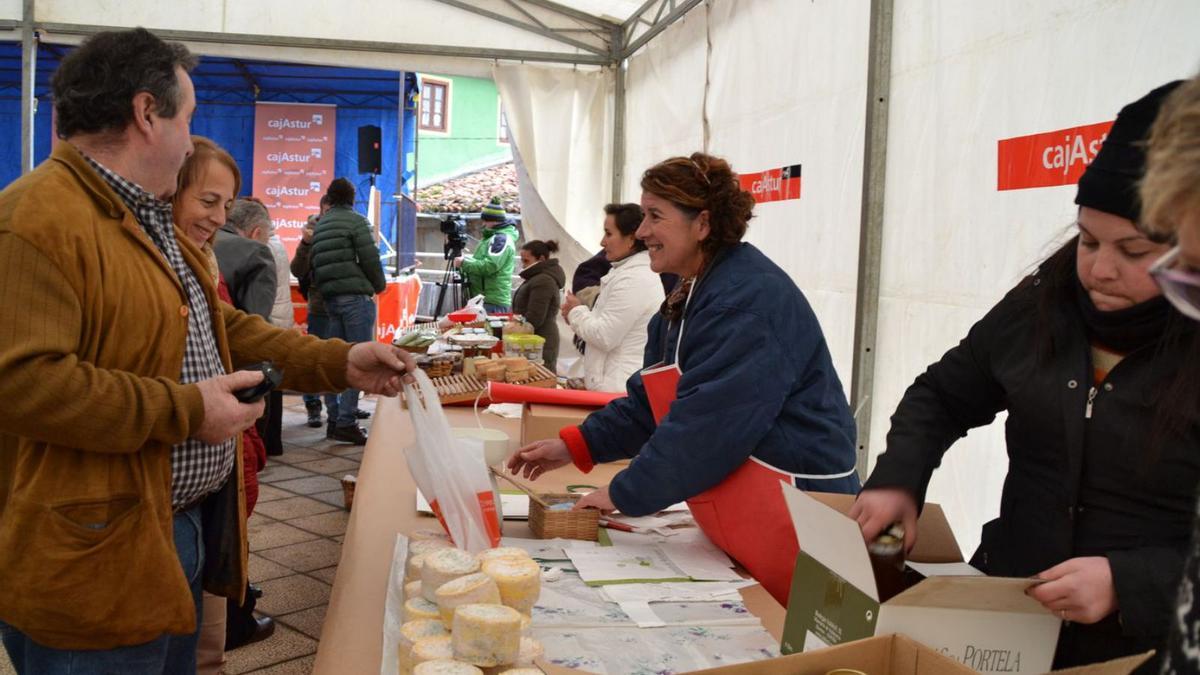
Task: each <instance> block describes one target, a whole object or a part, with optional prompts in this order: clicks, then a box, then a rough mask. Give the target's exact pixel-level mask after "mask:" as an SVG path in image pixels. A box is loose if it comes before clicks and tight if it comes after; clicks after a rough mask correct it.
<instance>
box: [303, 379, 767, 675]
mask: <svg viewBox="0 0 1200 675" xmlns="http://www.w3.org/2000/svg"><path fill="white" fill-rule="evenodd" d="M446 414H447V417H449V419H450V424H451V425H453V426H462V427H474V426H477V424H476V421H475V415H474V413H473V412H472V411H471V410H470V409H469V408H446ZM480 417H481V420H482V422H483V424H484V425H485V426H488V427H490V428H493V429H498V430H500V431H503V432H505V433H506V434H508V437H509V439H510V441H509V446H510V450H515V449H516V448H517V446H518V441H519V440H520V433H521V432H520V422H519V421H517V420H509V419H503V418H500V417H497V416H495V415H484V414H481V416H480ZM412 441H413V431H412V424H411V421H410V419H409V417H408V413H407V411H404V410H402V409H401V408H400V406H399V404H398V402H397V401H396V400H395V399H381V400H380V402H379V405H378V407H377V408H376V413H375V421H374V424H372V427H371V435H370V439H369V440H368V442H367V448H366V452H365V453H364V455H363V460H362V466H361V467H360V468H359V472H358V485H357V486H356V488H355V494H354V509H353V510H352V511H351V512H350V523H349V525H348V526H347V528H346V539H345V542H344V543H343V544H342V558H341V561H340V562H339V564H338V570H337V576H336V578H335V580H334V584H333V594H332V595H331V597H330V599H329V608H328V610H327V612H326V614H325V625H324V626H323V627H322V629H321V642H320V646H319V647H318V650H317V661H316V665H315V667H314V672H315V673H318V674H320V673H329V674H330V675H334V674H336V675H342V674H344V673H352V674H358V673H362V674H363V675H375V674H376V673H378V672H379V666H380V661H381V658H382V650H383V611H384V602H385V599H386V597H387V588H388V574H389V573H390V571H391V565H392V550H393V548H394V546H395V543H396V535H397V534H398V533H402V532H411V531H413V530H417V529H422V528H428V527H437V521H436V520H434V519H433V518H432V517H430V516H424V515H421V514H419V513H417V510H416V494H417V490H416V485H415V484H414V483H413V479H412V475H411V474H410V473H409V471H408V464H407V462H405V460H404V455H403V448H405V447H406V446H408V445H409V444H410V443H412ZM623 468H625V467H624V466H612V465H600V466H597V467H596V468H595V469H593V470H592V472H591V473H589V474H583V473H581V472H579V471H578V470H577V469H575V468H574V467H573V466H567V467H563V468H561V469H558V470H555V471H552V472H550V473H548V474H546V475H544V476H542V477H541V478H540V479H538V481H537V483H536V489H537V490H538V491H539V492H549V491H553V490H563V489H565V488H566V486H567V485H570V484H579V483H584V484H590V485H607V484H608V481H609V480H610V479H611V478H612V477H613V476H614V475H615V474H616V473H617V472H618V471H619V470H621V469H623ZM525 484H526V485H530V484H529V483H525ZM504 534H505V536H510V537H531V536H532V534H531V533H530V532H529V527H528V525H527V524H526V523H525V522H524V521H505V523H504ZM742 596H743V598H744V599H745V602H746V607H747V608H748V609H749V610H750V611H751V612H753V613H754V614H755V615H756V616H758V617H759V618H760V619H761V620H762V622H763V626H764V627H766V629H767V630H768V631H769V632H770V633H771V635H773V636H775V638H776V639H778V638H779V637H780V635H781V634H782V631H783V619H784V610H783V608H782V607H781V606H780V605H779V603H777V602H775V600H774V598H772V597H771V596H770V595H769V594H768V593H767V592H766V591H765V590H763V588H762V587H761V586H757V585H755V586H751V587H749V588H746V589H744V590H743V591H742Z"/></svg>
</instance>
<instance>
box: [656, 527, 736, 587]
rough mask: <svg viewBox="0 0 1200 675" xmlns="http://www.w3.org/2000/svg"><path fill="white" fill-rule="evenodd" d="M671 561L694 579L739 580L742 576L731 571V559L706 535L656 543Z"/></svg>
mask: <svg viewBox="0 0 1200 675" xmlns="http://www.w3.org/2000/svg"><path fill="white" fill-rule="evenodd" d="M658 548H659V550H661V551H662V552H663V553H664V554H666V556H667V557H668V558H670V560H671V563H672V564H674V565H675V567H678V568H679V570H680V571H682V572H683V573H684V574H686V575H687V576H689V577H691V578H692V579H694V580H696V581H740V580H741V578H742V576H741V575H740V574H738V573H737V572H735V571H733V561H732V560H730V559H729V556H727V555H725V552H724V551H722V550H721V549H719V548H717V547H716V546H715V545H713V543H712V542H711V541H709V540H708V538H707V537H703V538H700V537H693V538H691V539H690V540H689V541H683V540H676V539H671V540H670V541H665V542H662V543H660V544H658Z"/></svg>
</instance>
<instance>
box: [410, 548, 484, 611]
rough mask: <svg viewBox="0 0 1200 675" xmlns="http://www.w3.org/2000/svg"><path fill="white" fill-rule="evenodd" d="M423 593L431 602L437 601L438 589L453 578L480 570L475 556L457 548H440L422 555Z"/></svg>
mask: <svg viewBox="0 0 1200 675" xmlns="http://www.w3.org/2000/svg"><path fill="white" fill-rule="evenodd" d="M422 561H423V562H422V563H421V595H423V596H425V599H426V600H428V601H430V602H437V595H435V594H436V593H437V589H439V588H441V587H442V584H444V583H446V582H447V581H450V580H452V579H457V578H459V577H465V576H467V575H468V574H474V573H476V572H478V571H479V561H477V560H475V556H473V555H471V554H470V553H467V552H466V551H460V550H458V549H456V548H440V549H438V550H436V551H430V552H429V553H426V554H425V555H424V556H422Z"/></svg>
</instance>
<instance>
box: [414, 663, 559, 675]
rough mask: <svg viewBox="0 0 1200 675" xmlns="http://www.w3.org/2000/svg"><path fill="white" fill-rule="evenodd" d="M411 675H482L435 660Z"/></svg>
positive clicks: (463, 665) (460, 665) (465, 665)
mask: <svg viewBox="0 0 1200 675" xmlns="http://www.w3.org/2000/svg"><path fill="white" fill-rule="evenodd" d="M538 672H539V673H540V672H541V671H538ZM413 675H483V671H482V670H480V669H478V668H476V667H475V666H473V665H471V664H469V663H463V662H462V661H451V660H448V659H437V660H436V661H426V662H425V663H419V664H417V667H416V668H415V669H413Z"/></svg>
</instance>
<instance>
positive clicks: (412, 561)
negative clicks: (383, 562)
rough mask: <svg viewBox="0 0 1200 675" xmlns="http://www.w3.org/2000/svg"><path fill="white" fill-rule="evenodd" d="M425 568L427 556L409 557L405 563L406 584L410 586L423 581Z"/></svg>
mask: <svg viewBox="0 0 1200 675" xmlns="http://www.w3.org/2000/svg"><path fill="white" fill-rule="evenodd" d="M424 566H425V556H423V555H414V556H409V557H408V558H407V559H406V560H405V561H404V583H406V584H409V583H412V582H414V581H420V580H421V568H422V567H424Z"/></svg>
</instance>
